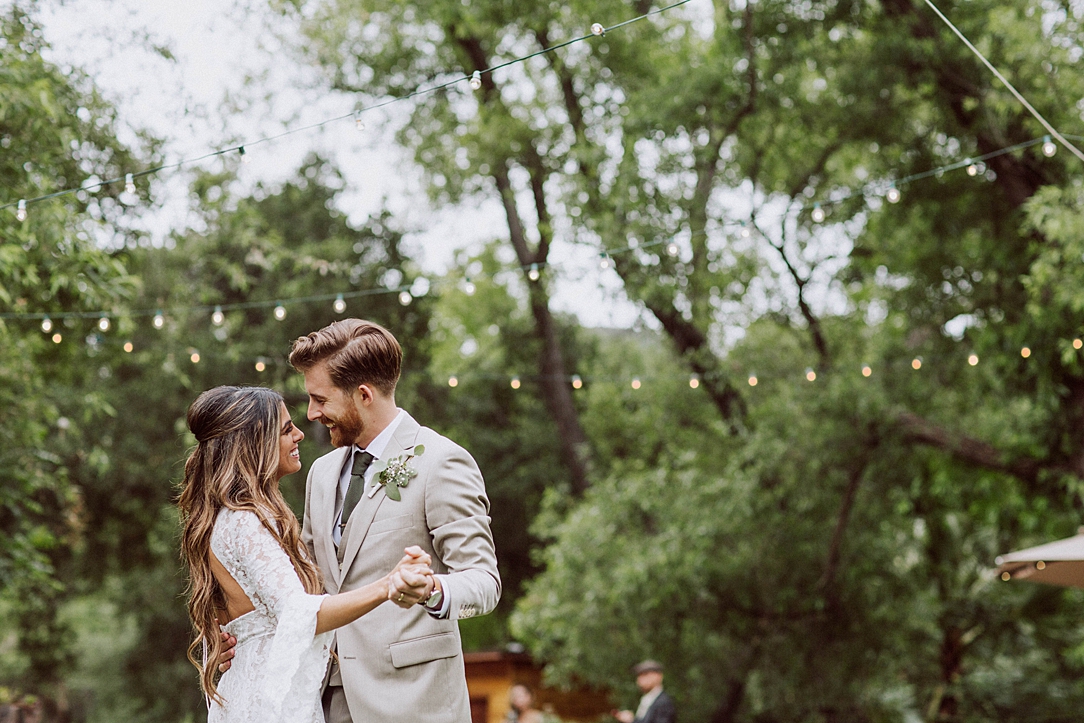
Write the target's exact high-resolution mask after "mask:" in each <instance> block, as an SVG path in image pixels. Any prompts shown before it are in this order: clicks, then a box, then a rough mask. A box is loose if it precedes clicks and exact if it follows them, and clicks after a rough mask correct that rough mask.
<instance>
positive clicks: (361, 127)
mask: <svg viewBox="0 0 1084 723" xmlns="http://www.w3.org/2000/svg"><path fill="white" fill-rule="evenodd" d="M354 127H355V128H357V129H358V130H359V131H363V130H365V123H364V121H362V120H361V113H360V112H359V113H355V114H354Z"/></svg>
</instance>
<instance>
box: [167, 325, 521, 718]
mask: <svg viewBox="0 0 1084 723" xmlns="http://www.w3.org/2000/svg"><path fill="white" fill-rule="evenodd" d="M401 362H402V350H401V348H400V347H399V343H398V342H397V341H396V340H395V337H393V336H392V335H391V333H390V332H388V331H387V330H386V329H384V328H383V327H381V326H378V325H377V324H373V323H371V322H368V321H362V320H359V319H346V320H343V321H337V322H335V323H333V324H331V325H330V326H327V327H325V328H324V329H321V330H320V331H317V332H313V333H312V334H309V335H308V336H304V337H301V338H299V339H297V340H296V341H295V342H294V344H293V348H292V350H291V352H290V364H291V365H293V367H294V368H295V369H297V370H298V371H300V372H301V373H302V374H303V375H304V377H305V390H306V392H307V393H308V397H309V407H308V418H309V419H310V420H312V421H318V422H321V423H322V424H324V425H325V426H326V427H327V428H328V429H329V430H330V432H331V441H332V444H334V445H335V447H337V449H336V450H335V451H333V452H331V453H329V454H327V455H325V456H323V457H321V458H320V459H318V460H316V461H315V462H314V463H313V465H312V468H311V469H310V470H309V477H308V480H307V482H306V484H305V515H304V523H303V524H302V525H300V526H299V525H298V522H297V518H296V517H295V516H294V514H293V513H292V512H291V510H290V508H289V507H287V505H286V502H285V500H284V499H283V497H282V493H281V492H280V491H279V486H278V483H279V480H280V479H281V478H282V477H284V476H285V475H288V474H291V473H293V472H297V471H299V470H300V469H301V461H300V457H299V455H298V447H297V445H298V443H299V442H300V441H301V440H302V439H304V437H305V435H304V433H302V431H301V430H300V429H298V428H297V427H296V426H294V424H293V422H292V421H291V419H290V416H289V413H288V412H287V409H286V405H285V404H284V403H283V400H282V397H281V396H280V395H279V394H278V393H276V392H273V391H271V390H270V389H262V388H259V387H217V388H215V389H211V390H209V391H206V392H204V393H203V394H201V395H200V396H199V398H198V399H196V401H195V402H194V403H193V404H192V406H191V408H190V409H189V410H188V426H189V428H190V429H191V430H192V433H193V434H194V435H195V436H196V441H197V446H196V448H195V450H194V451H193V452H192V454H191V456H190V457H189V458H188V461H187V462H186V464H185V471H184V484H183V489H182V492H181V496H180V500H179V505H180V508H181V515H182V521H183V527H184V529H183V535H182V549H183V553H184V556H185V559H186V561H187V563H188V566H189V570H190V588H189V596H190V597H189V604H188V608H189V613H190V615H191V617H192V621H193V624H194V626H195V629H196V633H197V637H196V640H195V641H194V642H193V644H192V646H191V648H190V649H189V658H191V659H192V661H193V663H195V664H196V667H197V668H198V669H199V670H200V683H201V687H202V688H203V691H204V693H205V694H206V695H207V697H208V705H209V714H208V721H209V723H249V722H251V723H325V722H326V723H350V722H351V721H355V722H356V723H380V722H382V721H405V720H410V721H432V722H433V723H436V722H438V721H440V722H444V721H447V722H449V723H453V722H454V723H467V722H468V721H469V720H470V703H469V700H468V697H467V685H466V678H465V674H464V668H463V653H462V648H461V644H460V638H459V627H458V623H457V622H456V621H457V620H458V619H460V618H467V617H472V616H474V615H484V614H486V613H488V612H490V611H491V610H493V608H494V607H496V605H497V601H498V599H499V597H500V589H501V583H500V577H499V576H498V574H497V561H496V555H495V553H494V549H493V537H492V534H491V532H490V527H489V516H488V515H489V500H488V498H487V497H486V492H485V485H484V483H483V481H482V476H481V474H480V473H479V471H478V466H477V465H476V464H475V462H474V460H473V459H472V458H471V456H470V455H469V454H468V453H467V452H466V451H465V450H464V449H462V448H461V447H459V446H457V445H456V444H454V443H453V442H451V441H450V440H448V439H446V438H445V437H442V436H440V435H439V434H437V433H436V432H434V431H433V430H431V429H428V428H426V427H422V426H420V425H419V424H418V423H417V422H416V421H414V419H413V418H411V416H410V415H409V414H407V413H406V412H404V411H403V410H401V409H398V408H397V407H396V405H395V385H396V383H397V382H398V380H399V371H400V366H401ZM220 623H222V624H223V625H222V627H221V628H220ZM223 671H224V672H223ZM218 673H222V675H221V677H220V678H219V677H218V675H217V674H218Z"/></svg>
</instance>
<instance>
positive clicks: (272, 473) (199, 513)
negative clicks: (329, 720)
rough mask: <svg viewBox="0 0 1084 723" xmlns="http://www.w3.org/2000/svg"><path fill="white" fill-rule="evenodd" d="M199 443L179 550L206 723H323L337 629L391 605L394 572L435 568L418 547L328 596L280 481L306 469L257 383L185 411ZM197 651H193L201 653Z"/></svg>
mask: <svg viewBox="0 0 1084 723" xmlns="http://www.w3.org/2000/svg"><path fill="white" fill-rule="evenodd" d="M188 428H189V429H190V430H191V431H192V433H193V434H194V435H195V436H196V442H197V445H196V448H195V450H194V451H193V452H192V454H191V455H190V456H189V458H188V461H187V462H186V463H185V467H184V483H183V489H182V491H181V495H180V500H179V503H178V504H179V506H180V510H181V519H182V522H183V526H184V530H183V534H182V538H181V547H182V552H183V555H184V558H185V560H186V561H187V563H188V568H189V578H190V579H189V589H188V594H189V600H188V612H189V615H190V616H191V618H192V623H193V625H194V627H195V630H196V639H195V640H194V641H193V643H192V645H191V646H190V647H189V649H188V657H189V659H190V660H191V661H192V663H193V664H194V665H195V666H196V668H197V669H198V670H199V671H200V685H201V687H202V688H203V692H204V694H205V695H206V696H207V700H208V705H209V708H210V710H209V713H208V723H242V722H244V723H247V722H251V723H257V722H258V723H287V722H288V723H323V713H322V710H321V707H320V688H321V686H322V683H323V679H324V674H325V672H326V670H327V661H328V656H329V646H330V644H331V639H332V633H331V631H332V630H334V629H335V628H338V627H341V626H343V625H346V624H347V623H350V622H353V621H354V620H356V619H357V618H359V617H361V616H362V615H365V614H366V613H368V612H370V611H371V610H374V609H375V608H377V607H378V606H379V605H381V604H382V603H384V602H385V601H387V600H388V596H389V591H390V590H391V589H392V588H391V587H390V586H391V581H392V577H393V575H398V576H400V577H401V578H402V579H403V580H405V581H407V582H408V583H410V584H413V585H417V584H419V582H420V581H421V580H422V576H424V575H431V574H432V570H431V569H430V568H429V563H430V559H429V556H428V555H426V554H425V553H424V552H422V550H421V549H420V548H407V555H406V556H405V557H403V559H402V560H401V561H400V562H399V564H398V565H397V566H396V567H395V569H394V570H392V571H391V572H390V573H388V574H387V575H386V576H384V577H383V578H381V579H380V580H377V581H376V582H373V583H371V584H369V585H366V586H365V587H363V588H359V589H356V590H351V591H350V592H345V593H341V594H339V595H324V594H322V593H323V590H324V586H323V582H322V581H321V579H320V573H319V571H318V570H317V568H316V565H315V564H313V562H312V561H311V560H309V558H308V555H307V553H306V552H305V551H304V547H303V546H302V545H301V542H300V529H299V525H298V522H297V518H296V517H295V516H294V514H293V512H292V511H291V510H290V508H289V507H288V506H287V505H286V501H285V500H284V499H283V497H282V492H281V491H280V490H279V486H278V482H279V480H280V479H281V478H282V477H284V476H285V475H288V474H291V473H293V472H297V471H298V470H300V469H301V460H300V457H299V455H298V450H297V444H298V442H300V441H301V440H302V439H304V438H305V435H304V433H303V432H302V431H301V430H300V429H298V428H297V427H295V426H294V425H293V422H291V420H290V416H289V413H288V412H287V410H286V405H285V403H283V400H282V397H281V396H280V395H279V394H278V393H277V392H274V391H271V390H270V389H263V388H260V387H216V388H214V389H211V390H208V391H206V392H204V393H203V394H201V395H200V396H199V397H198V398H197V399H196V401H195V402H193V403H192V406H191V407H190V408H189V410H188ZM220 621H228V622H226V624H225V626H223V627H222V631H224V632H226V633H228V634H229V635H232V636H234V637H236V638H237V640H238V643H237V646H236V648H235V649H234V650H235V657H234V659H233V661H232V662H233V664H232V667H231V668H230V669H229V670H228V671H227V672H226V673H225V674H224V675H222V677H221V679H220V680H218V681H217V683H216V680H215V678H216V676H215V673H216V668H215V665H214V664H213V662H212V661H214V660H215V659H216V658H217V656H218V652H219V647H220V645H221V642H222V636H221V634H220V629H219V622H220ZM197 654H198V657H197Z"/></svg>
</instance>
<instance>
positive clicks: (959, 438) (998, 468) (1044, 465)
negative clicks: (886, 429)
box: [896, 411, 1081, 486]
mask: <svg viewBox="0 0 1084 723" xmlns="http://www.w3.org/2000/svg"><path fill="white" fill-rule="evenodd" d="M896 422H897V423H898V424H899V428H900V430H901V431H902V432H903V436H904V438H905V439H906V440H908V441H911V442H915V443H917V444H924V445H927V446H930V447H934V448H936V449H940V450H942V451H944V452H947V453H948V454H949V455H951V456H952V457H954V458H955V459H958V460H960V461H961V462H965V463H967V464H970V465H973V466H975V467H980V468H982V469H988V470H991V471H994V472H1004V473H1005V474H1009V475H1012V476H1013V477H1016V478H1017V479H1019V480H1021V481H1022V482H1025V483H1026V484H1028V485H1030V486H1036V485H1037V484H1038V481H1039V473H1040V472H1042V471H1052V472H1063V473H1068V474H1074V475H1077V476H1078V477H1079V476H1081V471H1080V470H1077V469H1073V468H1071V467H1069V466H1067V465H1063V464H1060V463H1056V462H1049V461H1045V460H1041V459H1036V458H1034V457H1024V456H1021V457H1012V456H1010V455H1008V454H1006V453H1005V452H1003V451H1001V450H1000V449H998V448H997V447H995V446H993V445H992V444H990V443H989V442H984V441H983V440H981V439H976V438H975V437H970V436H968V435H966V434H962V433H960V432H953V431H951V430H949V429H946V428H945V427H942V426H941V425H939V424H936V423H934V422H931V421H929V420H927V419H923V418H922V417H920V416H918V415H917V414H914V413H912V412H908V411H902V412H898V413H897V414H896Z"/></svg>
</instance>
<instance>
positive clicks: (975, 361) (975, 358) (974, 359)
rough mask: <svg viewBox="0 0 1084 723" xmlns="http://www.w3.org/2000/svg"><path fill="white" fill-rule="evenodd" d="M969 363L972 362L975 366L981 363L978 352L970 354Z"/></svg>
mask: <svg viewBox="0 0 1084 723" xmlns="http://www.w3.org/2000/svg"><path fill="white" fill-rule="evenodd" d="M967 363H968V364H970V365H971V366H975V365H976V364H978V363H979V355H978V354H971V355H969V356H968V357H967Z"/></svg>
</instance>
